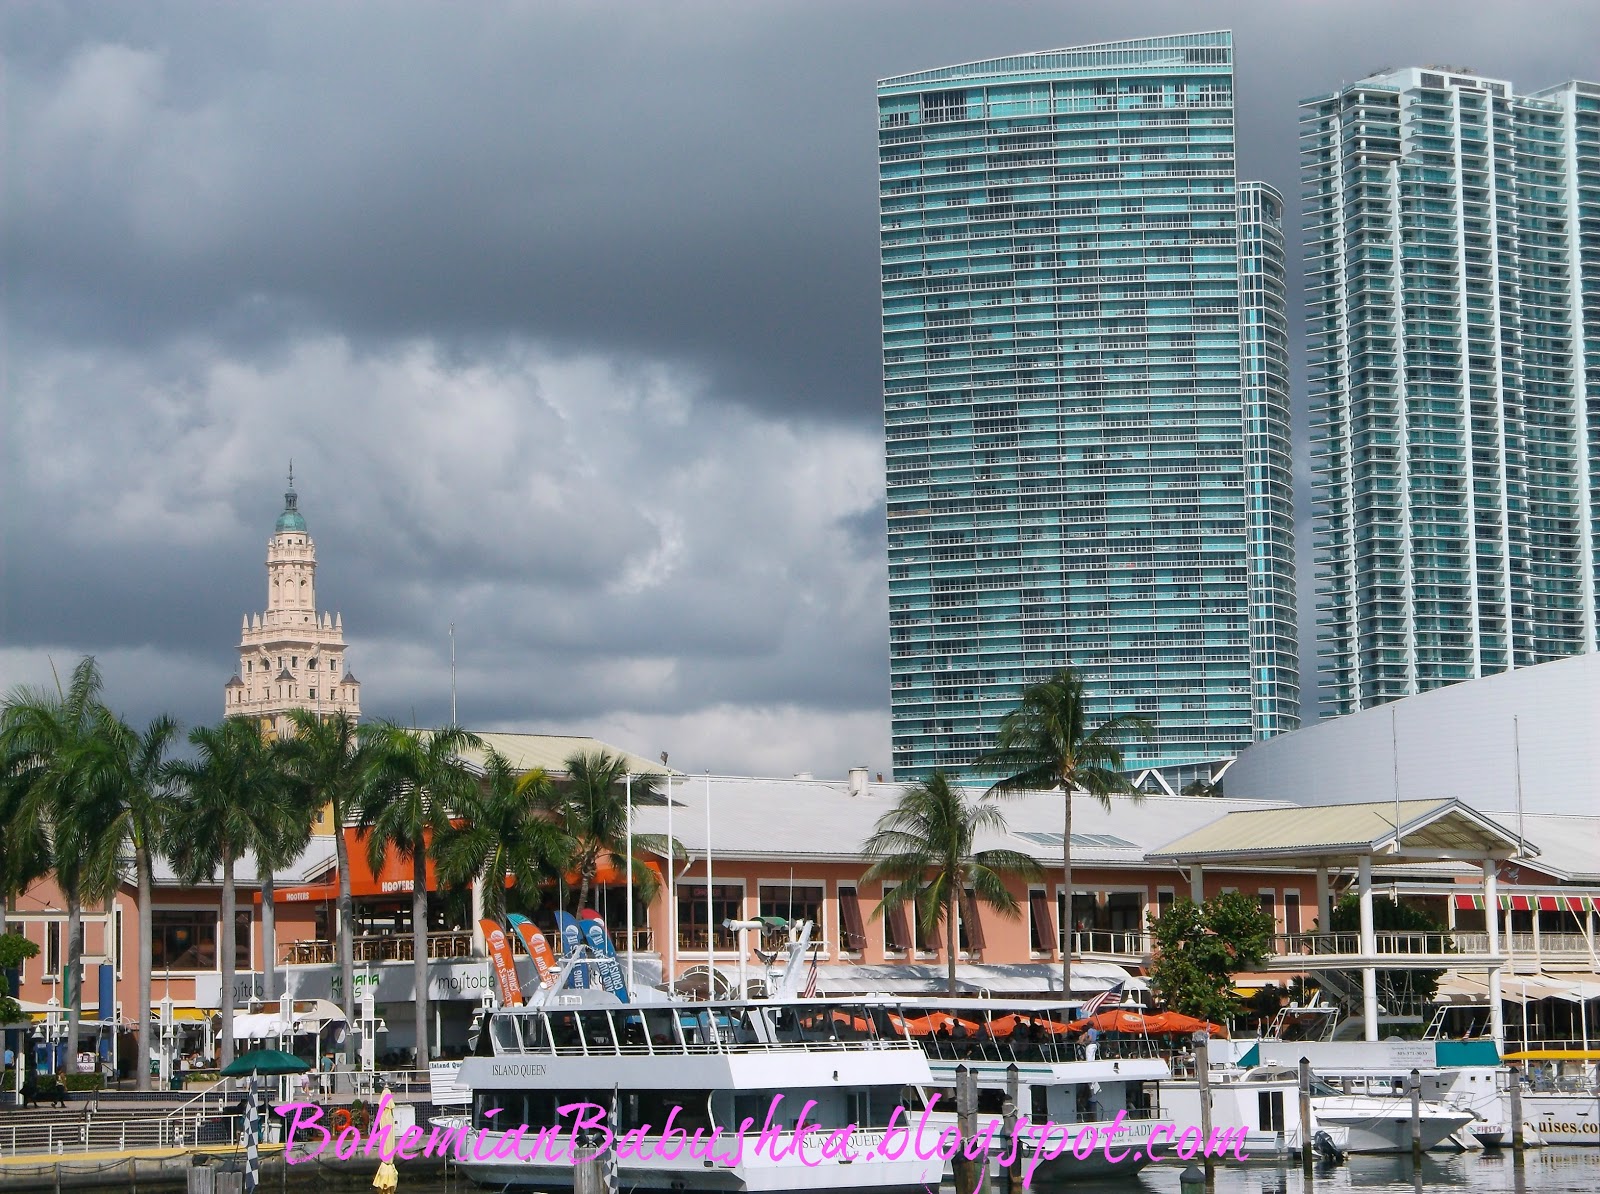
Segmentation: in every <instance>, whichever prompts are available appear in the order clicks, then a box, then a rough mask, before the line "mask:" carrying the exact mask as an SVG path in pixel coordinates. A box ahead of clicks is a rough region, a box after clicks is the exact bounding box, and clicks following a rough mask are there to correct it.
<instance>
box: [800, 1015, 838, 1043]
mask: <svg viewBox="0 0 1600 1194" xmlns="http://www.w3.org/2000/svg"><path fill="white" fill-rule="evenodd" d="M795 1015H796V1017H797V1018H798V1020H799V1022H800V1039H801V1040H804V1041H832V1040H837V1039H838V1038H837V1037H836V1036H835V1035H834V1025H833V1009H831V1008H827V1007H800V1008H797V1009H796V1010H795Z"/></svg>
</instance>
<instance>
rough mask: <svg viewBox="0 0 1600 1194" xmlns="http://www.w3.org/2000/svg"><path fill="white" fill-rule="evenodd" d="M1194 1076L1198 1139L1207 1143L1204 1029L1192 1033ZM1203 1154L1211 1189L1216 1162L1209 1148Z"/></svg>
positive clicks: (1208, 1119) (1207, 1071)
mask: <svg viewBox="0 0 1600 1194" xmlns="http://www.w3.org/2000/svg"><path fill="white" fill-rule="evenodd" d="M1193 1040H1194V1076H1195V1081H1196V1083H1197V1084H1198V1086H1199V1091H1200V1139H1201V1140H1203V1141H1206V1142H1207V1143H1208V1144H1209V1142H1210V1140H1211V1034H1210V1033H1208V1032H1206V1031H1205V1030H1204V1029H1202V1030H1201V1031H1199V1032H1197V1033H1195V1034H1194V1037H1193ZM1202 1151H1203V1152H1204V1154H1205V1174H1206V1189H1208V1190H1209V1189H1211V1188H1212V1187H1213V1186H1214V1185H1215V1184H1216V1180H1217V1163H1216V1160H1215V1159H1214V1158H1213V1157H1212V1156H1211V1149H1210V1148H1209V1147H1208V1148H1205V1149H1203V1150H1202Z"/></svg>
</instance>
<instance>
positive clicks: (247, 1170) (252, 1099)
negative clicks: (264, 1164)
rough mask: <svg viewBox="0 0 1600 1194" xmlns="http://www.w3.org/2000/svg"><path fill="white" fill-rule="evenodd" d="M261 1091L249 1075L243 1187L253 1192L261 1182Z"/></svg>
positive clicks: (247, 1191) (245, 1115) (245, 1105)
mask: <svg viewBox="0 0 1600 1194" xmlns="http://www.w3.org/2000/svg"><path fill="white" fill-rule="evenodd" d="M260 1144H261V1092H260V1091H259V1090H258V1089H257V1088H256V1076H255V1075H254V1074H251V1075H250V1094H249V1096H248V1097H247V1098H246V1099H245V1104H244V1189H245V1194H255V1189H256V1187H257V1186H259V1185H260V1184H261V1148H260Z"/></svg>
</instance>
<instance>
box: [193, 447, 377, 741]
mask: <svg viewBox="0 0 1600 1194" xmlns="http://www.w3.org/2000/svg"><path fill="white" fill-rule="evenodd" d="M297 501H298V497H297V495H296V494H295V491H294V467H293V465H291V466H290V468H289V492H288V493H286V494H284V495H283V513H282V514H280V515H278V525H277V526H276V527H275V528H274V530H273V532H272V538H271V539H270V540H268V542H267V611H266V613H264V614H249V615H246V617H245V619H244V625H243V627H242V628H241V631H240V637H239V671H238V674H237V675H235V676H234V677H233V679H231V680H229V681H228V685H227V688H226V689H225V690H224V692H223V704H224V712H225V713H226V714H227V715H228V716H230V717H235V716H247V717H256V718H259V719H260V720H261V722H262V726H263V728H264V729H267V730H269V731H271V732H273V733H278V734H281V733H283V731H284V728H285V726H286V724H287V721H288V719H287V718H286V717H285V716H284V715H285V714H286V713H287V712H288V711H289V710H290V709H311V710H313V711H315V712H318V713H337V712H339V711H340V710H343V711H344V712H346V713H348V714H350V716H351V717H359V716H361V686H360V684H359V683H358V682H357V681H356V678H355V676H354V675H352V674H351V673H350V672H349V671H347V670H346V669H345V662H344V622H343V620H342V619H341V618H340V616H339V615H338V614H329V613H319V612H318V610H317V585H316V575H317V549H316V545H315V544H314V543H313V542H312V541H311V536H310V535H308V534H306V520H305V517H304V516H303V515H302V514H301V513H300V511H299V510H298V509H297V508H296V503H297Z"/></svg>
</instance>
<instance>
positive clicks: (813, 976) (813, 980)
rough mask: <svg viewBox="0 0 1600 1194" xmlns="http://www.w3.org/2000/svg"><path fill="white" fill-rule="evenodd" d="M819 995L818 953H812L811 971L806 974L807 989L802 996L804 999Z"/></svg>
mask: <svg viewBox="0 0 1600 1194" xmlns="http://www.w3.org/2000/svg"><path fill="white" fill-rule="evenodd" d="M816 997H817V955H816V954H812V955H811V973H810V974H808V975H806V989H805V992H804V994H802V995H801V996H800V998H802V999H815V998H816Z"/></svg>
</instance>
